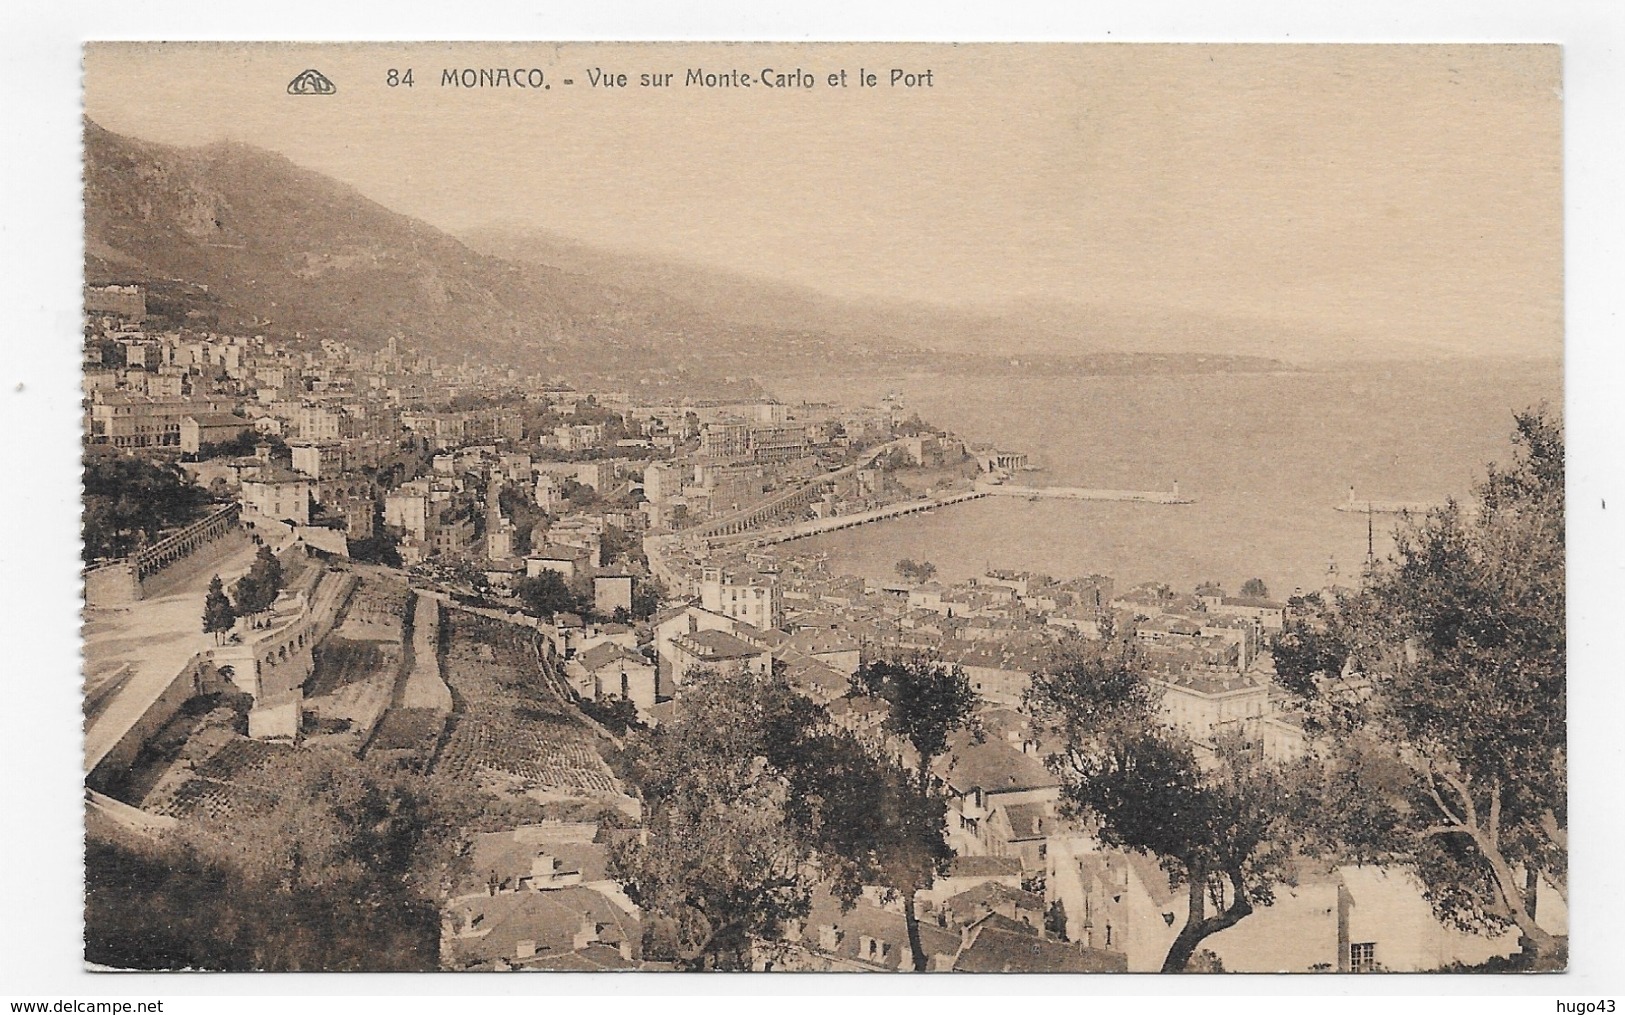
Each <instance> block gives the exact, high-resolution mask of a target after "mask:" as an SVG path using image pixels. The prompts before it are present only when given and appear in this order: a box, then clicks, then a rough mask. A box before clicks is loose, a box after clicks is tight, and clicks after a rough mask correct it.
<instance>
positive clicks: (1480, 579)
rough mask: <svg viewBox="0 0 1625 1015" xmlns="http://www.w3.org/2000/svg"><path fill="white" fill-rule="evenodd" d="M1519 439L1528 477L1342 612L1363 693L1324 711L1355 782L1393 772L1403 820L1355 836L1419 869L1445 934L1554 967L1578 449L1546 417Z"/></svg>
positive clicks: (1557, 959) (1395, 815)
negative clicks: (1501, 944) (1494, 932)
mask: <svg viewBox="0 0 1625 1015" xmlns="http://www.w3.org/2000/svg"><path fill="white" fill-rule="evenodd" d="M1515 421H1516V431H1515V434H1514V446H1515V459H1514V461H1513V463H1512V465H1511V467H1510V468H1507V469H1504V470H1503V469H1501V468H1498V467H1497V466H1494V465H1491V466H1490V467H1489V468H1488V470H1487V475H1486V478H1485V479H1484V481H1483V482H1481V483H1479V484H1478V485H1477V486H1476V487H1475V489H1474V495H1475V496H1474V500H1475V504H1474V508H1473V509H1472V510H1469V509H1468V508H1466V507H1464V506H1462V505H1461V504H1458V503H1456V502H1454V501H1452V502H1450V503H1449V504H1447V505H1446V506H1445V507H1443V508H1440V509H1436V510H1433V511H1430V512H1429V513H1428V514H1427V515H1426V516H1425V517H1423V518H1421V519H1414V520H1408V521H1407V522H1405V523H1403V524H1402V525H1401V527H1400V529H1399V531H1398V532H1397V533H1396V537H1395V552H1394V555H1393V557H1392V558H1391V559H1390V560H1389V561H1387V562H1385V563H1384V564H1382V565H1380V566H1378V567H1377V568H1376V569H1375V570H1374V572H1373V573H1372V575H1371V576H1370V578H1369V579H1368V581H1367V583H1366V586H1365V587H1364V588H1363V589H1362V590H1361V592H1360V593H1359V594H1358V595H1356V596H1354V597H1352V598H1351V600H1350V601H1349V602H1348V603H1346V604H1342V608H1341V609H1340V610H1339V611H1338V612H1339V620H1340V622H1341V623H1342V624H1343V626H1344V628H1345V629H1346V631H1347V632H1348V638H1347V651H1346V657H1345V660H1343V665H1341V666H1339V667H1338V668H1339V670H1341V669H1343V668H1344V666H1346V668H1347V670H1348V671H1349V672H1350V673H1351V674H1352V675H1353V676H1355V677H1357V678H1359V679H1358V681H1357V682H1355V686H1347V685H1345V684H1342V683H1335V684H1330V683H1329V684H1327V686H1326V689H1324V690H1323V693H1322V694H1321V695H1319V696H1318V698H1316V699H1311V700H1310V701H1309V702H1308V703H1307V707H1309V708H1311V709H1312V710H1313V711H1314V714H1316V715H1317V716H1318V717H1319V718H1320V721H1321V723H1322V725H1323V726H1324V727H1325V728H1326V729H1327V730H1328V731H1329V733H1330V737H1329V739H1330V740H1331V741H1332V743H1333V744H1334V745H1335V746H1337V747H1338V748H1340V753H1339V755H1338V757H1337V761H1338V763H1339V764H1341V765H1343V766H1344V767H1345V769H1348V770H1353V771H1359V772H1369V771H1370V770H1371V768H1372V765H1371V762H1372V761H1373V760H1376V761H1380V762H1382V763H1384V764H1385V765H1386V769H1387V774H1388V778H1387V780H1386V782H1385V783H1383V784H1382V785H1384V786H1385V787H1386V788H1387V789H1388V791H1389V795H1390V796H1389V800H1388V801H1387V804H1388V806H1386V807H1385V808H1384V809H1383V810H1382V811H1381V812H1379V813H1374V814H1364V815H1362V818H1363V819H1364V820H1363V822H1362V823H1361V824H1359V825H1354V824H1352V823H1351V822H1349V821H1348V820H1346V819H1345V820H1343V823H1342V825H1341V826H1340V832H1341V834H1343V835H1344V836H1345V837H1348V838H1350V839H1355V840H1357V841H1359V842H1360V843H1361V845H1362V846H1363V847H1364V848H1367V849H1370V850H1372V851H1374V852H1380V853H1382V854H1384V855H1386V856H1388V857H1390V858H1392V859H1394V860H1402V861H1406V862H1409V863H1411V864H1412V865H1413V866H1414V869H1415V870H1416V872H1417V874H1418V875H1419V876H1420V877H1421V879H1422V881H1423V883H1424V885H1425V886H1426V888H1427V894H1428V897H1429V899H1430V900H1431V901H1432V903H1433V906H1434V909H1435V911H1436V912H1437V913H1438V914H1439V915H1440V916H1441V917H1444V918H1446V919H1448V920H1451V921H1452V922H1454V923H1456V924H1457V925H1459V926H1462V927H1464V928H1475V929H1484V928H1490V929H1501V928H1509V927H1516V928H1517V930H1518V931H1519V932H1520V934H1521V940H1522V943H1523V946H1524V950H1525V953H1526V955H1527V956H1529V959H1530V961H1531V963H1532V964H1534V965H1535V966H1537V967H1539V966H1542V965H1545V966H1547V967H1550V966H1555V965H1559V964H1561V961H1562V959H1561V955H1562V949H1563V943H1562V942H1561V941H1559V940H1557V939H1556V938H1554V937H1553V935H1552V934H1550V933H1549V932H1548V931H1547V930H1546V929H1545V928H1543V927H1541V926H1540V924H1539V923H1538V922H1537V920H1536V919H1535V912H1536V902H1537V898H1538V890H1539V886H1540V884H1541V883H1542V882H1543V881H1544V882H1545V883H1547V884H1550V885H1551V886H1553V887H1554V888H1555V889H1556V890H1557V891H1558V892H1559V893H1566V891H1567V866H1568V845H1567V840H1568V820H1567V804H1566V800H1567V789H1568V777H1567V767H1566V758H1567V723H1566V714H1567V698H1568V687H1567V678H1566V670H1567V646H1566V640H1565V628H1564V610H1565V588H1564V503H1563V489H1564V462H1563V454H1564V451H1563V435H1562V429H1561V423H1560V422H1559V421H1557V420H1554V419H1550V418H1548V416H1547V413H1546V410H1545V409H1544V408H1541V409H1537V410H1533V411H1530V412H1525V413H1520V414H1518V415H1517V416H1516V417H1515ZM1328 672H1329V671H1328Z"/></svg>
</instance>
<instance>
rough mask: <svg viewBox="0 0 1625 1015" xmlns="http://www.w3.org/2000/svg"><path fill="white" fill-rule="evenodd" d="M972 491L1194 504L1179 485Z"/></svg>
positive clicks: (994, 486) (981, 486) (983, 486)
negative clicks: (1181, 491)
mask: <svg viewBox="0 0 1625 1015" xmlns="http://www.w3.org/2000/svg"><path fill="white" fill-rule="evenodd" d="M976 489H977V491H978V492H981V493H984V494H992V495H993V496H996V497H1025V498H1027V499H1028V500H1041V499H1043V500H1105V501H1126V502H1130V503H1134V504H1194V503H1196V499H1195V498H1194V497H1183V496H1181V495H1180V493H1179V484H1177V483H1175V484H1174V488H1173V489H1172V490H1171V491H1170V490H1097V489H1092V488H1088V487H1080V486H1011V485H1009V484H1007V483H977V484H976Z"/></svg>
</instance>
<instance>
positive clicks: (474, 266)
mask: <svg viewBox="0 0 1625 1015" xmlns="http://www.w3.org/2000/svg"><path fill="white" fill-rule="evenodd" d="M85 225H86V266H85V271H86V278H87V279H88V280H89V281H91V282H115V281H117V282H132V281H134V282H145V283H148V284H155V285H157V286H158V287H159V288H160V289H165V288H167V289H168V290H170V291H171V292H172V293H174V294H180V293H181V292H182V291H183V290H186V291H188V292H189V293H190V295H191V297H193V298H194V302H192V303H188V305H187V309H189V310H191V311H193V314H192V316H193V318H194V319H199V318H201V320H202V322H203V323H209V322H219V323H220V324H222V325H247V324H252V325H254V326H255V327H256V328H257V330H261V331H264V332H267V333H270V334H276V335H282V336H291V335H293V334H294V333H303V334H305V335H307V336H310V337H312V338H335V339H342V340H346V341H352V342H355V343H357V344H359V345H361V346H363V347H373V346H377V345H380V344H382V342H383V341H384V340H385V339H386V338H387V337H388V336H389V335H391V334H399V335H401V336H402V337H403V338H404V339H405V340H406V341H407V342H408V343H409V344H412V345H415V346H416V347H418V348H421V349H424V350H425V351H428V352H430V353H433V354H435V355H438V356H441V357H443V358H448V359H459V360H460V359H462V358H463V357H464V356H465V355H469V356H473V357H475V358H486V357H491V358H496V359H500V360H502V361H506V362H511V363H513V364H515V365H518V366H521V367H523V368H528V369H542V370H546V371H549V372H553V371H556V372H560V373H563V372H576V373H589V374H594V373H606V374H614V373H621V374H636V373H645V372H655V373H661V374H672V373H679V374H691V375H703V374H705V373H707V372H715V371H719V370H720V371H724V372H728V373H741V372H743V371H742V370H741V366H742V364H743V363H744V362H745V358H746V357H749V358H750V359H751V360H753V361H754V365H758V366H760V365H762V364H763V363H764V362H766V363H768V364H771V365H782V366H792V367H793V366H796V365H799V364H802V363H814V362H827V361H828V359H829V358H830V357H831V356H832V355H836V354H839V355H840V356H842V357H844V358H846V359H854V358H855V359H858V360H860V361H862V360H865V359H874V358H885V357H888V356H892V355H897V354H898V352H899V351H898V350H894V349H892V348H889V347H886V346H881V347H879V348H877V345H876V344H875V343H865V344H862V345H854V344H852V343H850V342H844V341H843V342H840V343H839V348H838V349H836V348H832V347H831V340H830V339H829V338H828V337H827V336H823V335H819V334H811V333H805V332H797V331H794V330H791V329H784V328H776V327H772V326H771V325H770V324H767V323H765V322H754V323H741V322H738V321H735V320H731V319H728V318H726V317H723V316H721V315H717V314H713V313H710V312H708V311H706V310H704V309H701V308H700V307H698V306H697V305H694V304H690V303H687V302H684V301H678V300H673V299H671V298H669V297H667V296H664V295H662V294H659V293H657V292H653V291H648V290H638V289H628V288H623V287H619V286H616V285H613V284H607V283H604V282H601V281H599V280H597V279H596V278H594V277H592V276H590V275H587V274H583V273H581V272H567V271H564V270H561V269H559V268H557V267H552V266H547V265H541V264H535V263H528V262H527V263H521V262H516V261H510V260H506V259H503V258H500V257H494V256H489V255H486V254H481V253H477V252H475V251H474V250H471V249H470V248H468V247H467V246H465V245H464V244H463V243H461V242H460V241H458V240H456V239H454V238H453V237H451V236H448V235H446V234H445V233H442V232H440V231H439V230H437V229H435V228H433V227H432V226H429V225H427V224H425V223H423V222H420V221H417V220H415V219H412V218H409V217H407V216H404V215H400V214H397V213H395V212H392V211H390V210H389V209H387V208H384V207H383V206H381V205H379V204H377V203H376V202H374V201H371V200H369V199H368V198H366V197H365V196H363V195H362V194H360V193H359V192H357V191H356V190H354V189H353V188H351V187H348V186H345V185H343V184H341V183H338V182H335V181H333V180H331V179H328V178H327V177H324V176H322V175H320V174H318V173H314V172H311V171H309V170H305V169H302V168H300V167H298V166H296V165H294V164H293V163H292V162H290V161H288V160H287V159H285V158H283V157H281V156H279V155H275V154H272V153H269V152H265V151H261V150H259V149H256V148H253V147H250V146H247V145H241V144H216V145H210V146H206V147H201V148H190V149H188V148H175V147H170V146H165V145H158V144H152V143H148V142H144V141H138V140H134V139H130V138H125V137H121V136H119V135H116V134H113V133H111V132H109V131H107V130H104V129H103V128H101V127H100V126H98V125H97V124H95V123H92V122H89V121H87V122H86V127H85ZM183 282H184V283H191V284H192V287H190V288H189V287H187V286H182V285H180V284H179V283H183ZM195 287H206V296H205V295H203V294H202V293H201V292H200V291H199V290H198V289H197V288H195ZM177 298H179V296H177ZM197 300H201V301H202V303H204V304H206V305H205V306H201V307H200V306H199V305H197V303H196V302H195V301H197ZM903 352H906V351H903Z"/></svg>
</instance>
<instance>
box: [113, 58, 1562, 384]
mask: <svg viewBox="0 0 1625 1015" xmlns="http://www.w3.org/2000/svg"><path fill="white" fill-rule="evenodd" d="M306 67H314V68H317V69H319V70H321V71H322V72H323V73H324V74H326V75H327V76H329V77H330V78H331V79H332V80H333V81H334V82H335V83H336V84H337V86H338V92H337V93H336V94H334V95H331V96H321V97H312V96H290V95H288V94H286V91H285V89H286V85H287V83H288V81H289V80H290V79H291V78H292V77H294V75H295V74H297V73H298V72H299V71H301V70H303V69H305V68H306ZM391 67H394V68H397V69H404V68H407V67H411V68H412V69H413V72H414V74H413V79H414V83H413V87H411V88H405V87H396V88H390V87H388V86H387V84H386V72H387V71H388V69H389V68H391ZM469 67H472V68H480V67H493V68H494V67H509V68H515V67H519V68H529V67H539V68H541V69H542V70H543V71H544V72H545V73H546V76H547V79H548V80H549V82H550V83H551V86H552V87H551V88H550V89H549V90H546V91H542V92H534V91H532V90H530V89H461V88H450V87H443V86H442V85H441V83H440V79H441V71H442V70H443V69H445V68H469ZM592 67H601V68H604V69H605V70H608V71H611V72H624V73H625V74H627V75H628V77H629V79H630V87H627V88H625V89H616V90H606V89H600V88H593V87H591V86H590V85H589V84H588V70H589V68H592ZM798 67H799V68H802V69H804V70H807V71H809V72H812V74H813V75H814V77H815V78H816V81H817V84H816V86H815V87H814V88H812V89H810V90H800V89H795V90H783V91H773V90H768V89H764V88H761V87H753V88H749V89H728V90H723V89H702V88H691V87H683V80H684V77H685V74H686V72H687V70H688V69H689V68H700V69H704V70H706V71H727V70H731V69H736V68H737V69H740V70H744V71H746V72H749V73H752V74H756V73H759V72H760V71H761V70H762V69H764V68H774V69H777V70H780V71H785V72H788V71H792V70H794V69H796V68H798ZM860 67H864V68H868V69H869V70H871V71H877V72H878V74H879V82H878V87H875V88H860V87H858V84H857V73H858V70H859V68H860ZM891 68H900V69H907V70H912V71H924V70H927V69H929V70H930V71H931V72H932V75H931V80H932V86H931V87H929V88H926V87H916V88H913V89H904V88H894V87H891V86H890V85H889V75H888V71H889V70H890V69H891ZM842 69H845V70H846V71H847V82H848V85H847V87H845V88H831V87H829V86H828V84H827V77H828V75H829V74H830V73H832V72H838V71H840V70H842ZM662 71H664V72H670V73H672V74H674V75H675V82H674V86H673V87H668V88H642V87H638V81H639V75H640V74H641V73H644V72H662ZM566 77H569V78H573V79H574V81H575V84H573V85H571V86H565V85H563V83H562V79H563V78H566ZM85 88H86V96H85V101H86V111H87V113H88V114H89V115H90V116H91V117H92V118H93V119H95V120H96V121H98V122H99V123H101V124H102V125H103V126H104V127H107V128H108V129H110V130H113V131H116V132H119V133H124V134H130V135H134V136H137V137H142V138H147V139H150V140H156V141H163V142H168V143H177V144H196V143H202V142H208V141H214V140H219V139H223V138H229V139H236V140H242V141H246V142H250V143H252V144H256V145H259V146H261V147H264V148H268V149H272V150H274V151H277V152H280V153H282V154H284V155H286V156H287V157H288V158H290V159H292V160H293V161H295V162H297V163H299V164H301V165H304V166H307V167H309V168H312V169H315V170H318V171H320V172H323V173H327V174H330V175H332V176H334V177H337V178H339V179H341V180H344V181H346V182H348V183H350V184H353V185H354V186H356V187H357V188H358V189H360V190H361V191H362V192H363V193H365V194H367V195H368V196H370V197H372V198H374V199H375V200H377V201H379V202H380V203H382V204H384V205H386V206H388V207H390V208H392V209H395V210H397V211H401V212H404V213H407V214H410V215H414V216H418V217H421V218H423V219H425V220H427V221H429V222H431V223H433V224H435V225H437V226H440V227H442V228H445V229H448V230H453V231H455V230H459V229H464V228H468V227H472V226H482V225H508V226H513V227H517V228H524V227H531V226H536V227H544V228H547V229H550V230H553V231H556V232H559V233H563V234H566V235H568V236H571V237H574V238H577V239H581V240H585V241H587V242H590V243H594V244H600V245H605V246H611V247H621V248H628V249H635V250H640V251H646V252H651V253H656V254H661V255H676V256H680V257H684V258H689V259H693V260H699V261H702V262H706V263H710V264H715V265H719V266H723V267H726V268H730V269H734V270H739V271H744V272H749V273H754V274H761V275H767V276H771V277H775V278H781V279H785V280H788V281H792V282H797V283H802V284H806V285H810V286H814V287H817V288H820V289H823V290H826V291H829V292H832V293H835V294H839V295H875V296H886V297H893V296H904V297H909V298H913V299H925V300H931V301H937V302H945V303H958V304H979V303H993V302H999V301H1006V300H1046V301H1047V300H1065V301H1077V302H1087V303H1098V304H1105V305H1111V306H1120V307H1130V308H1133V307H1157V306H1169V307H1174V308H1178V309H1181V310H1194V311H1199V312H1212V313H1218V314H1225V315H1241V316H1250V317H1263V318H1268V319H1272V320H1277V321H1284V322H1288V323H1303V324H1310V325H1315V326H1321V327H1336V328H1338V329H1341V330H1346V331H1349V332H1354V333H1360V334H1369V335H1371V336H1373V337H1380V338H1386V339H1395V338H1400V339H1406V338H1412V337H1416V338H1425V340H1426V341H1427V342H1428V343H1429V344H1431V345H1434V346H1438V347H1444V348H1449V349H1453V350H1456V351H1459V352H1470V351H1474V350H1480V351H1486V352H1497V353H1528V354H1556V353H1557V352H1558V351H1559V350H1560V348H1561V341H1562V324H1561V317H1562V164H1561V163H1562V140H1561V129H1562V97H1561V64H1560V53H1559V50H1558V49H1557V48H1556V47H1533V46H1523V47H1516V46H1512V47H1491V46H1479V47H1421V46H1369V47H1367V46H1361V47H1350V46H1344V47H1334V46H1295V47H1262V46H1260V47H1241V46H1131V45H1120V46H1103V45H1092V46H1078V47H1065V46H998V45H975V46H962V47H942V46H922V45H909V46H886V47H872V48H864V47H855V46H817V45H804V46H785V45H774V46H759V45H710V46H696V45H681V46H677V45H648V46H642V45H621V46H594V45H569V46H554V45H539V44H538V45H518V44H503V45H492V46H475V45H468V44H458V45H455V46H453V45H449V44H426V45H412V46H388V45H369V46H346V47H331V48H323V47H317V46H310V45H299V46H289V47H283V46H275V45H252V46H221V45H218V44H197V45H174V44H169V45H141V44H136V45H123V44H113V45H105V46H99V47H93V48H92V49H91V50H90V51H89V52H88V53H87V56H86V74H85Z"/></svg>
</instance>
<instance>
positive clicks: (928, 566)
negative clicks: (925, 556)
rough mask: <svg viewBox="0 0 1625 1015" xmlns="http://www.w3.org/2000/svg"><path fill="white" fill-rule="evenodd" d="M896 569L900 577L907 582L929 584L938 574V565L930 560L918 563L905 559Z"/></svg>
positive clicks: (899, 562)
mask: <svg viewBox="0 0 1625 1015" xmlns="http://www.w3.org/2000/svg"><path fill="white" fill-rule="evenodd" d="M896 568H897V574H898V576H899V577H901V578H903V579H904V580H906V581H915V582H928V581H930V580H931V579H932V578H934V577H936V574H937V565H935V564H933V563H931V562H930V561H929V560H923V561H920V562H918V563H916V562H915V561H913V560H912V559H910V558H908V557H904V558H903V559H902V560H900V561H898V562H897V564H896Z"/></svg>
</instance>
